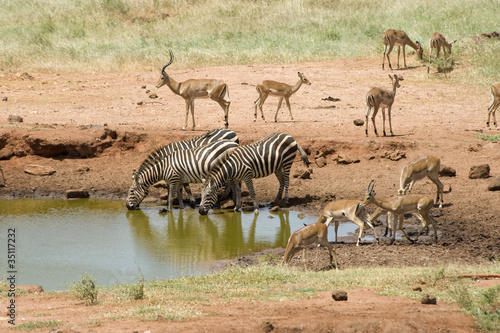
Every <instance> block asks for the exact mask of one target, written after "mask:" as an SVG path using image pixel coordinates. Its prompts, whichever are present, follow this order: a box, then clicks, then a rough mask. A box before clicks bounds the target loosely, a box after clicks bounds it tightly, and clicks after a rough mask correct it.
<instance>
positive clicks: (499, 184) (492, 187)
mask: <svg viewBox="0 0 500 333" xmlns="http://www.w3.org/2000/svg"><path fill="white" fill-rule="evenodd" d="M488 191H500V176H498V177H496V178H495V179H493V180H492V181H491V182H490V184H489V185H488Z"/></svg>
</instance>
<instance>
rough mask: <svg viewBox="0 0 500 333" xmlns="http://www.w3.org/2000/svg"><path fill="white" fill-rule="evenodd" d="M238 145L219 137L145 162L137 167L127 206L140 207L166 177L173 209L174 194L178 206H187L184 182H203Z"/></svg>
mask: <svg viewBox="0 0 500 333" xmlns="http://www.w3.org/2000/svg"><path fill="white" fill-rule="evenodd" d="M237 147H238V144H237V143H236V142H234V141H229V140H220V141H215V142H212V143H209V144H208V145H205V146H202V147H198V148H195V149H185V150H177V151H174V152H173V153H171V154H169V155H167V156H166V157H165V158H159V159H157V160H156V162H155V163H152V162H151V161H148V163H143V164H142V165H141V167H140V168H139V171H135V170H134V174H133V176H132V178H133V182H132V186H131V187H130V189H129V192H128V196H127V201H126V203H125V205H126V206H127V208H128V209H129V210H132V209H135V208H137V207H139V204H140V203H141V202H142V200H143V199H144V198H145V197H146V196H147V195H148V189H149V187H150V186H152V185H153V184H155V183H157V182H159V181H160V180H164V181H165V182H166V183H167V184H168V185H169V193H168V209H169V210H171V209H172V202H173V200H174V195H177V197H178V199H179V207H180V208H184V203H183V201H182V191H179V187H180V185H181V184H186V183H201V182H202V179H203V178H205V177H207V175H208V173H209V171H210V170H211V169H212V168H214V167H216V166H217V165H219V164H221V163H223V162H224V161H225V160H227V158H228V157H229V155H230V154H231V153H232V152H233V151H234V150H235V149H236V148H237Z"/></svg>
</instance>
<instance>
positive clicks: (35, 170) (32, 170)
mask: <svg viewBox="0 0 500 333" xmlns="http://www.w3.org/2000/svg"><path fill="white" fill-rule="evenodd" d="M24 172H26V173H27V174H29V175H33V176H50V175H53V174H54V173H56V170H55V169H54V168H53V167H50V166H46V165H38V164H28V165H26V166H25V167H24Z"/></svg>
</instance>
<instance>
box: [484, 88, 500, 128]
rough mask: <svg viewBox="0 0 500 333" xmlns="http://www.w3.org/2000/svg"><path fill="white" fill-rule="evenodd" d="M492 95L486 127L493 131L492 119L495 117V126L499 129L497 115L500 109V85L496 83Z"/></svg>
mask: <svg viewBox="0 0 500 333" xmlns="http://www.w3.org/2000/svg"><path fill="white" fill-rule="evenodd" d="M490 94H491V105H490V107H489V108H488V121H487V122H486V126H488V129H491V127H490V117H491V116H493V126H495V127H496V129H498V126H497V117H496V115H495V113H496V111H497V109H498V106H499V105H500V83H495V84H494V85H492V86H491V90H490Z"/></svg>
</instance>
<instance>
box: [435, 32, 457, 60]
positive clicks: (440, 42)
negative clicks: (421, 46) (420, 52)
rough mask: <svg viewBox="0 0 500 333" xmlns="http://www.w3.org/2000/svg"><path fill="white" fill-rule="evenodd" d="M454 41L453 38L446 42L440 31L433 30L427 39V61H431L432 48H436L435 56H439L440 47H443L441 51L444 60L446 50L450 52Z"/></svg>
mask: <svg viewBox="0 0 500 333" xmlns="http://www.w3.org/2000/svg"><path fill="white" fill-rule="evenodd" d="M455 42H456V40H454V41H453V42H451V43H448V42H447V41H446V38H444V36H443V34H442V33H439V32H435V33H433V34H432V35H431V39H430V40H429V62H430V61H431V57H432V49H436V50H437V51H436V58H439V52H440V51H441V48H443V53H444V59H445V60H446V51H448V54H451V46H452V45H453V44H454V43H455Z"/></svg>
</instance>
